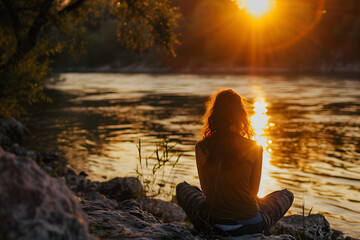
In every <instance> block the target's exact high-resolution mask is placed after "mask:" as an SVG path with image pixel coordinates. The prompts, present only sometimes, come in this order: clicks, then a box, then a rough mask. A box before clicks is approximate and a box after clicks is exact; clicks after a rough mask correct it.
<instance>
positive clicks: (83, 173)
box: [79, 171, 89, 177]
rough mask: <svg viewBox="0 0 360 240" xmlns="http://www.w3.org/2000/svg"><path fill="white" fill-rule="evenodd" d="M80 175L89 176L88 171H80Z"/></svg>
mask: <svg viewBox="0 0 360 240" xmlns="http://www.w3.org/2000/svg"><path fill="white" fill-rule="evenodd" d="M79 175H80V176H83V177H87V176H89V175H88V174H87V173H86V172H84V171H81V172H80V173H79Z"/></svg>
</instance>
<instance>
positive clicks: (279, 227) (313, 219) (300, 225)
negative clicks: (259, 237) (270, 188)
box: [269, 214, 332, 240]
mask: <svg viewBox="0 0 360 240" xmlns="http://www.w3.org/2000/svg"><path fill="white" fill-rule="evenodd" d="M269 232H270V233H271V234H275V235H277V234H282V233H285V234H290V235H292V236H295V237H299V236H300V237H301V239H317V240H325V239H326V240H327V239H329V240H330V239H331V233H332V230H331V228H330V224H329V222H328V221H327V220H326V219H325V217H324V216H323V215H320V214H312V215H309V216H307V217H303V216H302V215H291V216H286V217H283V218H282V219H281V220H280V221H279V222H278V223H277V224H276V225H275V226H273V227H272V228H271V229H270V231H269Z"/></svg>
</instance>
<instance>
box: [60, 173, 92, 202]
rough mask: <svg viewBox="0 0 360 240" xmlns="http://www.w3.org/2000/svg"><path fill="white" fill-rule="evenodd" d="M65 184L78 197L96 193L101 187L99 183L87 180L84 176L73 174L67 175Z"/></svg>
mask: <svg viewBox="0 0 360 240" xmlns="http://www.w3.org/2000/svg"><path fill="white" fill-rule="evenodd" d="M67 172H69V171H68V170H67ZM65 183H66V185H68V187H69V188H70V189H71V190H72V191H73V192H74V193H75V194H76V195H78V196H80V195H84V194H86V193H92V192H95V191H96V190H97V189H98V187H99V184H98V183H97V182H92V181H90V180H87V179H85V177H84V176H82V175H76V174H74V175H73V174H71V172H70V174H67V175H65Z"/></svg>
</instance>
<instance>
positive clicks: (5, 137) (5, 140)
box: [0, 118, 29, 148]
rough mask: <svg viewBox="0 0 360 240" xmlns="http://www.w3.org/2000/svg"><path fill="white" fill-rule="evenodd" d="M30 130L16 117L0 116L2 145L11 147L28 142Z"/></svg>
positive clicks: (0, 140)
mask: <svg viewBox="0 0 360 240" xmlns="http://www.w3.org/2000/svg"><path fill="white" fill-rule="evenodd" d="M28 134H29V131H28V130H27V129H26V128H25V127H24V125H22V124H21V123H20V122H19V121H17V120H15V119H14V118H0V146H2V147H5V148H9V147H11V146H12V145H14V144H15V143H18V144H19V145H22V144H24V143H25V142H26V139H27V136H28Z"/></svg>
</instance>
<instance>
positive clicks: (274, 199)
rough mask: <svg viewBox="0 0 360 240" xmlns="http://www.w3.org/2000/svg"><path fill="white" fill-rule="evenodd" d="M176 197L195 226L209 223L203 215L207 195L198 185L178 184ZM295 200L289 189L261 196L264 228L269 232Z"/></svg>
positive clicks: (259, 201)
mask: <svg viewBox="0 0 360 240" xmlns="http://www.w3.org/2000/svg"><path fill="white" fill-rule="evenodd" d="M176 199H177V201H178V203H179V205H180V206H181V207H182V209H184V211H185V212H186V214H187V216H188V218H189V220H190V222H191V223H192V224H193V225H194V227H195V228H202V227H204V226H206V225H208V221H207V219H205V218H204V217H203V210H204V208H205V195H204V194H203V193H202V191H201V190H200V189H199V188H198V187H195V186H191V185H189V184H188V183H187V182H182V183H180V184H178V185H177V186H176ZM293 200H294V195H293V193H292V192H290V191H289V190H287V189H284V190H280V191H275V192H272V193H270V194H268V195H266V196H265V197H263V198H259V199H258V203H259V211H260V214H261V217H262V226H263V229H262V230H263V231H265V232H267V231H268V230H269V228H270V227H271V226H273V225H275V224H276V223H277V222H278V221H279V220H280V219H281V218H282V217H283V216H284V215H285V213H286V212H287V211H288V210H289V208H290V207H291V204H292V203H293Z"/></svg>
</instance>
